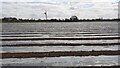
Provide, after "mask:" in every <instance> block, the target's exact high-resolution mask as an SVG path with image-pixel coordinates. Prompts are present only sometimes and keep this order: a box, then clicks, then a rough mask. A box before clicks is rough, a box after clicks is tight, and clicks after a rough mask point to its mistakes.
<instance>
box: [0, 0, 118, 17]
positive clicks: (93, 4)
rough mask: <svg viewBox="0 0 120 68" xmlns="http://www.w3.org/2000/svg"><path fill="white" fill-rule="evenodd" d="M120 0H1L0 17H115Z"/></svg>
mask: <svg viewBox="0 0 120 68" xmlns="http://www.w3.org/2000/svg"><path fill="white" fill-rule="evenodd" d="M118 1H120V0H19V1H18V0H2V1H1V3H0V5H2V6H1V7H2V9H1V10H2V11H0V13H1V14H2V16H1V17H17V18H34V19H39V18H40V19H45V15H44V11H45V10H46V11H47V13H48V18H49V19H50V18H57V19H59V18H60V19H64V18H70V17H71V16H73V15H76V16H77V17H78V18H79V19H87V18H89V19H91V18H117V17H118Z"/></svg>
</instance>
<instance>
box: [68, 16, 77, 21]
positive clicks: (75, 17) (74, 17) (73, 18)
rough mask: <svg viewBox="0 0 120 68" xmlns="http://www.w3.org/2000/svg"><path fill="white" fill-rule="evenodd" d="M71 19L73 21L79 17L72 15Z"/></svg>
mask: <svg viewBox="0 0 120 68" xmlns="http://www.w3.org/2000/svg"><path fill="white" fill-rule="evenodd" d="M70 20H71V21H78V18H77V16H71V17H70Z"/></svg>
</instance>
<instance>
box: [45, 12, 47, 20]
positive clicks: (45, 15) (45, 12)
mask: <svg viewBox="0 0 120 68" xmlns="http://www.w3.org/2000/svg"><path fill="white" fill-rule="evenodd" d="M44 14H45V18H46V20H47V11H46V10H45V13H44Z"/></svg>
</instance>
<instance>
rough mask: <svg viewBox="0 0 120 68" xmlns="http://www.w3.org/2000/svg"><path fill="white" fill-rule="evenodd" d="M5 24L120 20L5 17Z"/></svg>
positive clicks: (3, 19) (3, 20)
mask: <svg viewBox="0 0 120 68" xmlns="http://www.w3.org/2000/svg"><path fill="white" fill-rule="evenodd" d="M1 21H2V22H3V23H4V22H84V21H85V22H87V21H120V19H100V18H99V19H78V18H70V19H68V18H65V19H47V20H46V19H44V20H42V19H37V20H36V19H17V18H13V17H8V18H6V17H4V18H2V19H1Z"/></svg>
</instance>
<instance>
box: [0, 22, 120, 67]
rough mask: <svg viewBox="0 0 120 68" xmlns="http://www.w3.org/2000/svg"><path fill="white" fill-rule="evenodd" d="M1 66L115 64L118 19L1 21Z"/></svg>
mask: <svg viewBox="0 0 120 68" xmlns="http://www.w3.org/2000/svg"><path fill="white" fill-rule="evenodd" d="M0 36H1V38H0V39H1V40H2V46H1V47H0V48H1V49H2V51H1V52H0V53H1V54H2V60H1V62H2V65H3V66H118V65H119V63H118V62H119V61H118V58H119V55H120V50H119V44H120V43H119V42H118V41H119V39H120V37H119V36H118V22H110V21H109V22H50V23H49V22H40V23H38V22H37V23H36V22H31V23H2V31H1V35H0Z"/></svg>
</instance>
